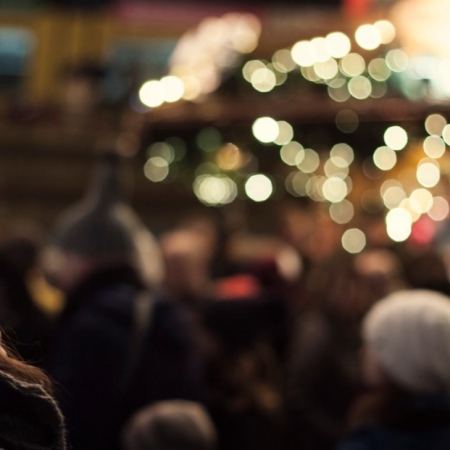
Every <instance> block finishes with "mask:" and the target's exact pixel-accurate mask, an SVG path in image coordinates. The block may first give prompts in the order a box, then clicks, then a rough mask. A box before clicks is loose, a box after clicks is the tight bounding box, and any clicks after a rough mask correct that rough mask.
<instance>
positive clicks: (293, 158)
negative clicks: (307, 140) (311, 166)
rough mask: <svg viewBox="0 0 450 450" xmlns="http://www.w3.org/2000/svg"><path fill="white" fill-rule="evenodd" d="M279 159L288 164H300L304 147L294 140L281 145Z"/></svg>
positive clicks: (303, 154)
mask: <svg viewBox="0 0 450 450" xmlns="http://www.w3.org/2000/svg"><path fill="white" fill-rule="evenodd" d="M280 157H281V160H282V161H283V162H284V163H285V164H287V165H288V166H296V165H297V164H300V163H301V162H302V161H303V159H304V157H305V149H304V148H303V145H301V144H299V143H298V142H296V141H292V142H289V144H286V145H283V147H281V149H280Z"/></svg>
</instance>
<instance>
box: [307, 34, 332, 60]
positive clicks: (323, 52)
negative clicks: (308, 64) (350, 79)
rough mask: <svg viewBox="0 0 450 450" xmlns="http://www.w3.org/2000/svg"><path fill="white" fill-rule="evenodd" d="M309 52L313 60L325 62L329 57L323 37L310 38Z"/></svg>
mask: <svg viewBox="0 0 450 450" xmlns="http://www.w3.org/2000/svg"><path fill="white" fill-rule="evenodd" d="M311 52H312V55H313V59H314V62H325V61H327V60H328V59H330V57H331V55H330V52H329V50H328V46H327V41H326V39H325V38H324V37H316V38H314V39H311Z"/></svg>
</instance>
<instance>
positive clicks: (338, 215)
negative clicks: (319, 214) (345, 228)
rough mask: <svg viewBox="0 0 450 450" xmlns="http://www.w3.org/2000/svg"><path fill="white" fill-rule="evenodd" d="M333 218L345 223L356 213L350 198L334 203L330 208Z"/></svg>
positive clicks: (337, 221) (339, 222) (335, 220)
mask: <svg viewBox="0 0 450 450" xmlns="http://www.w3.org/2000/svg"><path fill="white" fill-rule="evenodd" d="M329 213H330V217H331V219H332V220H333V221H334V222H336V223H338V224H340V225H343V224H345V223H348V222H350V221H351V220H352V219H353V216H354V215H355V208H354V207H353V205H352V203H350V202H349V201H348V200H342V202H339V203H332V204H331V205H330V209H329Z"/></svg>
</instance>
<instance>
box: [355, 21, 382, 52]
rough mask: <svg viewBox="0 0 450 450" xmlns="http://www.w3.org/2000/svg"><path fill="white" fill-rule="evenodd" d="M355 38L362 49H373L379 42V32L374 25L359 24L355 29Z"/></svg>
mask: <svg viewBox="0 0 450 450" xmlns="http://www.w3.org/2000/svg"><path fill="white" fill-rule="evenodd" d="M355 39H356V42H357V43H358V45H359V46H360V47H361V48H363V49H364V50H375V49H376V48H378V47H379V46H380V44H381V33H380V30H379V29H378V28H377V27H376V26H374V25H369V24H367V25H361V26H360V27H358V29H357V30H356V33H355Z"/></svg>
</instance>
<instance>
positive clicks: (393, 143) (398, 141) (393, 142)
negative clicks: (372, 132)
mask: <svg viewBox="0 0 450 450" xmlns="http://www.w3.org/2000/svg"><path fill="white" fill-rule="evenodd" d="M384 142H385V143H386V145H387V146H388V147H389V148H391V149H392V150H402V149H403V148H405V147H406V144H407V143H408V133H406V131H405V130H404V129H403V128H402V127H399V126H397V125H395V126H392V127H389V128H388V129H387V130H386V131H385V132H384Z"/></svg>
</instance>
